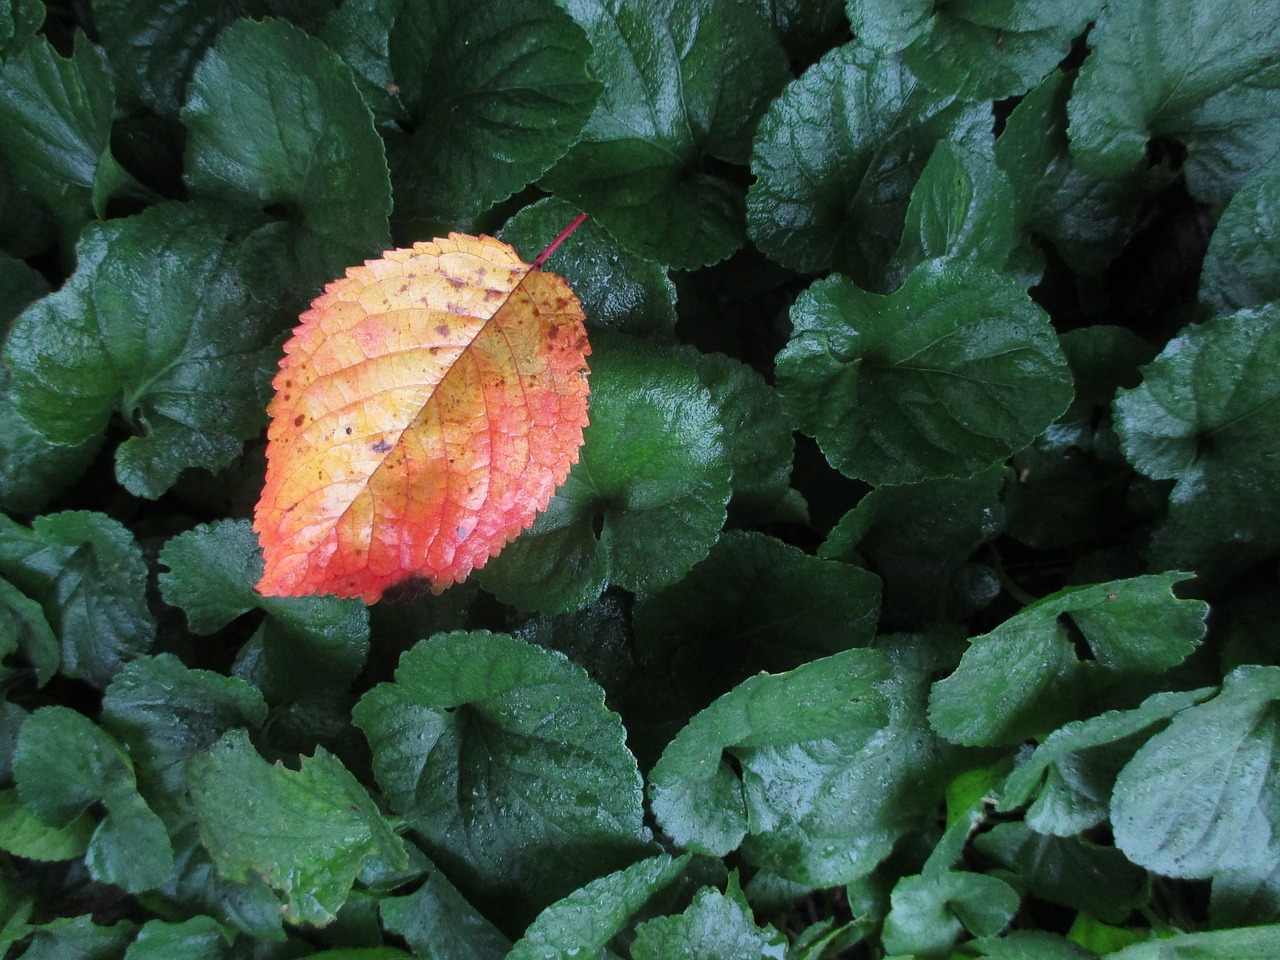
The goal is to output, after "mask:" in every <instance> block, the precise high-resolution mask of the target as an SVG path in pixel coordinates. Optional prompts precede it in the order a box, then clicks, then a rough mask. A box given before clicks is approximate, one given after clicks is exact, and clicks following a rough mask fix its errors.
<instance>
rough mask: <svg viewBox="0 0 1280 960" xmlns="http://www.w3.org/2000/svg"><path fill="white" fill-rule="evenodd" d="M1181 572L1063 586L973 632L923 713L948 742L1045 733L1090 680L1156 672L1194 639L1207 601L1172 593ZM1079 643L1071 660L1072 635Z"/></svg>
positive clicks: (1184, 653)
mask: <svg viewBox="0 0 1280 960" xmlns="http://www.w3.org/2000/svg"><path fill="white" fill-rule="evenodd" d="M1185 579H1187V575H1186V574H1185V573H1163V574H1157V575H1150V576H1144V577H1134V578H1132V579H1130V580H1116V581H1112V582H1110V583H1096V584H1092V585H1090V586H1086V587H1067V588H1066V589H1064V590H1060V591H1058V592H1057V593H1055V594H1053V595H1052V596H1048V597H1045V598H1044V599H1043V600H1040V601H1037V602H1036V603H1034V604H1032V605H1030V606H1028V607H1026V608H1025V609H1023V610H1022V611H1021V612H1019V613H1018V614H1015V615H1014V616H1012V617H1010V618H1009V619H1008V620H1006V621H1005V622H1004V623H1002V624H1001V625H1000V626H999V627H997V628H996V629H995V630H992V631H991V632H990V633H987V634H984V635H982V636H980V637H976V638H974V640H973V643H972V645H971V646H970V647H969V649H968V650H967V651H965V654H964V657H963V659H962V660H961V661H960V666H959V667H957V668H956V670H955V672H954V673H952V674H951V676H949V677H947V678H946V679H945V680H940V681H938V682H937V683H936V684H934V687H933V693H932V695H931V696H930V699H929V719H930V721H931V722H932V724H933V728H934V729H935V730H937V731H938V732H939V733H940V734H942V736H944V737H946V738H947V739H948V740H950V741H951V742H953V743H962V744H966V745H991V744H1005V743H1013V742H1016V741H1018V740H1021V739H1023V738H1024V737H1026V736H1028V735H1032V734H1037V733H1041V732H1046V731H1048V730H1051V729H1052V728H1053V727H1054V726H1056V725H1057V723H1059V722H1061V720H1062V719H1064V717H1063V714H1066V716H1070V715H1071V713H1072V712H1073V711H1074V710H1075V709H1076V708H1077V707H1078V706H1079V704H1078V703H1077V702H1076V698H1077V697H1079V696H1081V695H1082V693H1083V691H1084V689H1085V688H1086V687H1088V686H1093V685H1098V684H1101V685H1106V684H1109V683H1113V682H1118V679H1119V678H1120V677H1123V676H1126V675H1143V674H1157V673H1159V672H1160V671H1163V670H1167V669H1169V668H1170V667H1173V666H1175V665H1177V664H1179V663H1181V662H1182V661H1183V660H1184V659H1185V658H1186V657H1187V656H1188V655H1189V654H1190V653H1191V652H1192V650H1194V649H1195V647H1196V644H1197V643H1199V641H1200V638H1201V637H1202V636H1203V635H1204V631H1205V626H1204V619H1205V615H1206V614H1207V613H1208V605H1207V604H1205V603H1203V602H1202V601H1199V600H1181V599H1179V598H1177V597H1176V596H1174V594H1173V585H1174V584H1175V583H1178V582H1179V581H1181V580H1185ZM1077 636H1078V637H1080V641H1081V642H1083V643H1086V644H1087V645H1088V649H1089V651H1090V655H1089V657H1088V658H1087V659H1085V660H1081V659H1080V658H1079V657H1078V655H1077V653H1076V648H1075V645H1074V644H1075V642H1077V641H1076V640H1075V638H1076V637H1077Z"/></svg>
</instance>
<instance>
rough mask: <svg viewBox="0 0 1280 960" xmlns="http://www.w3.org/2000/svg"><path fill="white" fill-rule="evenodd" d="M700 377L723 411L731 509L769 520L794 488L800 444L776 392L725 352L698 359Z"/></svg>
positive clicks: (721, 417) (722, 421) (722, 419)
mask: <svg viewBox="0 0 1280 960" xmlns="http://www.w3.org/2000/svg"><path fill="white" fill-rule="evenodd" d="M698 373H699V375H700V376H701V377H702V382H703V383H704V384H706V386H707V389H708V390H710V391H711V399H712V401H713V402H714V403H715V404H716V406H717V407H719V408H720V423H721V425H722V426H723V427H724V434H723V436H724V446H725V459H726V460H727V461H728V463H729V469H730V471H731V473H732V482H733V498H732V501H731V506H732V508H733V509H734V510H735V511H737V512H738V513H745V514H746V515H747V516H760V515H764V516H767V515H768V514H769V513H770V511H771V510H772V509H773V508H775V507H777V505H778V503H779V501H780V500H782V498H783V497H784V496H786V494H787V491H788V490H789V480H790V478H791V459H792V454H793V451H794V448H795V442H794V440H793V438H792V436H791V425H790V424H789V423H788V422H787V417H786V414H785V413H784V412H783V410H782V401H781V400H780V399H779V398H778V394H777V393H776V392H775V391H774V389H773V388H772V387H771V386H769V384H768V383H766V382H765V379H764V377H762V376H760V374H758V373H756V372H755V371H754V370H752V369H751V368H750V367H748V366H747V365H746V364H745V363H740V362H739V361H737V360H734V359H733V358H732V357H727V356H725V355H724V354H723V353H704V354H700V355H699V356H698Z"/></svg>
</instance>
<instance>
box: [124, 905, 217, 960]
mask: <svg viewBox="0 0 1280 960" xmlns="http://www.w3.org/2000/svg"><path fill="white" fill-rule="evenodd" d="M230 953H231V938H230V937H229V936H228V934H227V931H225V930H224V929H223V928H222V927H221V926H220V925H219V924H218V922H217V921H216V920H214V919H213V918H212V917H206V916H195V917H191V918H190V919H189V920H184V921H182V922H181V923H166V922H165V921H163V920H149V921H147V922H146V923H145V924H143V925H142V929H141V930H139V931H138V937H137V939H136V940H134V941H133V943H131V944H129V949H128V950H126V951H125V953H124V960H170V958H172V957H182V960H224V958H225V957H227V956H229V955H230Z"/></svg>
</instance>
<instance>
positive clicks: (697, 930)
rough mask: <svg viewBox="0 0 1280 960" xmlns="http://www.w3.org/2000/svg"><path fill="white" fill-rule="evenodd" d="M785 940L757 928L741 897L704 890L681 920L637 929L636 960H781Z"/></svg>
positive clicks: (768, 928)
mask: <svg viewBox="0 0 1280 960" xmlns="http://www.w3.org/2000/svg"><path fill="white" fill-rule="evenodd" d="M786 945H787V938H786V937H784V936H783V935H782V934H780V933H779V932H778V931H777V930H775V929H774V928H773V927H772V926H765V927H759V926H757V925H756V922H755V918H754V917H752V915H751V911H750V910H749V909H748V908H747V904H746V902H745V900H743V899H742V896H741V892H739V894H738V897H736V898H735V897H731V896H725V895H724V894H723V893H721V892H720V891H719V890H713V889H710V888H707V887H704V888H703V889H702V890H699V891H698V893H697V895H696V896H695V897H694V898H693V903H691V904H690V905H689V907H688V908H687V909H686V910H685V911H684V913H682V914H680V915H679V916H671V917H655V918H654V919H652V920H646V921H645V922H644V923H642V924H640V926H638V927H637V928H636V939H635V942H634V943H633V944H632V945H631V956H632V957H633V958H634V960H664V958H666V957H673V956H680V955H681V954H683V955H685V956H689V955H692V956H696V957H699V958H703V960H749V958H754V957H759V958H761V960H764V958H772V957H780V956H782V955H783V951H784V950H785V948H786Z"/></svg>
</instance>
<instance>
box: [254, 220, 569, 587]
mask: <svg viewBox="0 0 1280 960" xmlns="http://www.w3.org/2000/svg"><path fill="white" fill-rule="evenodd" d="M301 319H302V322H301V323H300V325H299V326H298V328H297V329H296V330H295V331H294V335H293V338H292V339H291V340H290V341H289V342H288V343H286V344H285V359H284V360H283V361H282V362H281V365H280V372H279V373H278V374H277V375H276V378H275V381H274V385H275V388H276V396H275V399H274V400H273V401H272V403H271V406H270V407H269V408H268V413H270V415H271V418H272V421H271V426H270V428H269V430H268V433H267V440H268V443H267V478H266V483H265V485H264V487H263V491H262V498H261V499H260V500H259V502H258V506H257V509H256V511H255V520H254V529H255V530H256V531H257V533H258V537H259V539H260V540H261V542H262V545H263V553H264V554H265V558H266V565H265V569H264V572H263V576H262V579H261V581H259V583H258V590H259V591H260V592H262V593H264V594H266V595H268V596H298V595H302V594H309V593H333V594H336V595H338V596H341V597H356V596H358V597H361V598H363V599H364V601H365V602H366V603H373V602H374V601H376V600H378V598H379V597H381V595H382V592H383V591H384V590H385V589H386V588H387V587H389V586H392V585H394V584H396V583H399V582H400V581H402V580H404V579H406V578H408V577H422V578H425V579H426V580H428V581H429V583H430V585H431V587H432V589H433V591H434V592H436V593H439V592H440V591H441V590H443V589H444V588H445V587H447V586H449V585H450V584H452V583H454V582H456V581H458V580H462V579H464V578H465V577H466V576H467V575H468V574H469V573H470V572H471V570H473V569H475V568H478V567H481V566H483V565H484V564H485V563H486V562H487V561H488V559H489V557H490V556H492V555H493V554H494V553H496V552H497V551H498V550H500V549H501V548H502V547H503V546H504V545H505V544H506V543H507V542H508V541H509V540H511V539H512V538H513V537H514V536H516V534H518V533H519V532H520V531H521V530H523V529H525V528H526V527H528V526H529V524H530V523H531V522H532V521H533V518H534V514H535V513H536V512H537V511H538V510H541V509H543V508H544V507H545V506H546V505H547V502H548V500H550V498H551V494H552V491H553V490H554V488H555V487H556V486H557V485H558V484H560V483H562V482H563V481H564V479H565V476H566V475H567V474H568V472H569V467H570V465H571V464H572V463H573V462H575V460H576V459H577V456H578V448H579V446H581V444H582V428H583V426H585V424H586V419H587V418H586V405H587V392H588V391H587V382H586V373H587V369H586V360H585V357H586V355H587V354H588V353H590V352H591V348H590V346H589V345H588V343H587V340H586V332H585V330H584V328H583V326H582V311H581V308H580V307H579V306H578V302H577V299H576V298H575V297H574V295H573V292H572V291H571V290H570V289H569V288H568V286H567V285H566V284H565V283H564V281H563V280H561V279H560V278H559V277H557V276H556V275H554V274H549V273H543V272H542V271H541V270H538V269H537V268H533V267H530V266H529V265H528V264H526V263H524V262H523V261H521V260H520V259H519V257H517V256H516V253H515V251H514V250H512V249H511V247H509V246H507V245H506V244H503V243H501V242H500V241H497V240H494V239H492V238H491V237H481V238H475V237H468V236H464V235H462V234H450V236H449V238H448V239H441V240H435V241H432V242H431V243H418V244H415V245H414V247H413V249H411V250H394V251H390V252H388V253H387V254H386V255H384V257H383V258H382V259H381V260H376V261H368V262H367V263H366V265H365V266H363V267H352V268H350V269H349V270H348V271H347V276H346V278H345V279H342V280H336V281H334V282H333V283H331V284H329V285H328V287H326V292H325V293H324V295H322V296H321V297H319V298H317V299H316V301H315V302H314V303H313V304H312V308H311V310H309V311H307V312H306V313H304V314H303V315H302V318H301Z"/></svg>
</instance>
